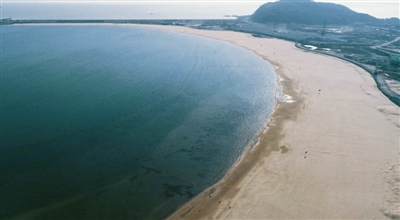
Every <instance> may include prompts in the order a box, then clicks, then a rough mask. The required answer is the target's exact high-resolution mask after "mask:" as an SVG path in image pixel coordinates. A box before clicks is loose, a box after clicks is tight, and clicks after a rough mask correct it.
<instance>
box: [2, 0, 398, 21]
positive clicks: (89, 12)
mask: <svg viewBox="0 0 400 220" xmlns="http://www.w3.org/2000/svg"><path fill="white" fill-rule="evenodd" d="M315 1H316V2H331V3H336V4H341V5H344V6H346V7H348V8H350V9H352V10H354V11H356V12H360V13H366V14H370V15H372V16H374V17H377V18H391V17H397V18H399V17H400V9H399V7H400V6H399V1H398V0H385V1H365V0H351V1H349V0H315ZM267 2H275V1H274V0H266V1H259V0H257V1H251V0H250V1H243V0H242V1H235V0H234V1H228V0H186V1H183V0H174V1H170V0H151V1H140V0H83V1H79V0H2V1H1V5H2V8H1V11H2V13H1V14H2V17H8V16H11V17H16V18H34V19H40V18H57V16H60V17H59V18H68V17H71V18H82V19H90V18H103V17H102V16H107V17H105V18H108V19H110V18H116V19H118V18H129V17H126V16H133V17H132V18H147V17H146V16H147V15H152V16H153V17H154V18H164V17H165V18H177V19H178V18H222V17H223V16H224V15H233V14H234V15H250V14H252V13H253V12H254V11H255V10H257V8H258V7H260V6H261V5H262V4H264V3H267ZM13 3H18V4H13ZM52 3H53V4H52ZM55 3H61V4H62V5H63V6H62V7H61V5H58V4H55ZM24 4H25V5H24ZM43 4H52V5H53V6H52V7H51V8H52V9H51V11H49V10H48V9H46V10H45V9H44V7H42V6H43ZM110 4H114V5H113V7H111V8H110V7H107V10H106V9H105V8H104V5H110ZM15 5H17V6H15ZM66 5H68V6H66ZM73 5H75V6H73ZM121 5H125V6H126V7H123V8H121V7H118V6H121ZM138 5H140V7H136V6H138ZM80 6H84V8H85V10H86V11H82V10H80V8H79V7H80ZM134 6H135V7H134ZM41 7H42V8H41ZM130 7H132V8H133V7H134V9H132V10H133V13H130V12H129V8H130ZM139 8H140V10H141V11H136V10H139ZM30 9H32V10H33V11H32V10H30ZM35 12H37V14H35ZM179 13H182V14H179ZM143 16H144V17H143ZM163 16H164V17H163ZM174 16H175V17H174ZM188 16H189V17H188Z"/></svg>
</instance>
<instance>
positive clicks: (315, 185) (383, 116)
mask: <svg viewBox="0 0 400 220" xmlns="http://www.w3.org/2000/svg"><path fill="white" fill-rule="evenodd" d="M142 27H143V26H142ZM145 27H150V28H160V29H165V30H170V31H175V32H182V33H188V34H195V35H200V36H205V37H210V38H214V39H218V40H224V41H228V42H231V43H233V44H236V45H238V46H241V47H244V48H246V49H248V50H251V51H253V52H254V53H256V54H257V55H259V56H261V57H262V58H263V59H265V60H266V61H268V62H269V63H271V64H272V65H274V66H275V67H276V70H275V72H276V73H277V74H278V76H279V77H280V78H281V80H280V84H281V86H282V90H283V93H284V94H285V95H286V97H287V99H286V100H283V101H280V102H277V105H276V109H275V111H274V113H273V115H272V116H271V118H270V120H269V122H267V124H266V127H265V129H264V130H262V131H261V132H260V134H258V136H259V138H260V143H259V144H258V146H257V147H256V148H255V149H253V150H252V151H248V152H246V153H245V155H243V158H242V159H241V160H240V162H238V163H237V164H236V165H235V166H234V167H233V168H232V169H231V170H230V172H229V173H228V174H227V175H226V177H225V178H224V179H223V180H221V181H220V182H219V183H217V184H215V185H214V186H212V187H210V188H209V189H207V190H205V191H204V192H203V193H202V194H200V195H199V196H197V197H196V198H194V199H193V200H191V201H190V202H188V203H187V204H185V205H184V206H183V207H181V208H180V209H179V210H177V211H176V212H175V213H174V214H172V215H171V216H170V217H169V218H170V219H288V218H296V219H297V218H303V219H311V218H313V219H317V218H318V219H322V218H334V219H350V218H351V219H361V218H370V219H372V218H375V219H382V218H400V197H399V196H400V188H399V187H400V173H399V171H400V167H399V161H400V151H399V150H400V147H399V146H400V144H399V128H400V122H399V115H400V114H399V113H400V112H399V108H398V107H397V106H396V105H395V104H393V103H392V102H391V101H390V100H389V99H387V98H386V97H385V96H384V95H383V94H381V93H380V91H379V90H378V89H377V88H376V85H375V82H374V80H373V78H372V77H371V76H370V74H369V73H367V72H365V71H364V70H362V69H361V68H359V67H357V66H355V65H353V64H350V63H347V62H345V61H342V60H339V59H336V58H332V57H328V56H324V55H320V54H316V53H312V52H306V51H302V50H300V49H297V48H296V47H295V46H294V43H292V42H287V41H283V40H279V39H266V38H255V37H252V36H251V35H249V34H244V33H237V32H228V31H207V30H196V29H190V28H186V27H175V26H145Z"/></svg>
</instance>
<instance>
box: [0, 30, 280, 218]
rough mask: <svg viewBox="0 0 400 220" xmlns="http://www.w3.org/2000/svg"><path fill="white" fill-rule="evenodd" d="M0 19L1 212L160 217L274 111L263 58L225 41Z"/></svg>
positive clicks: (272, 82)
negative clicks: (5, 23) (21, 23)
mask: <svg viewBox="0 0 400 220" xmlns="http://www.w3.org/2000/svg"><path fill="white" fill-rule="evenodd" d="M0 27H1V33H0V34H1V114H0V116H1V137H0V138H1V140H0V141H1V142H0V143H1V147H0V155H1V156H0V157H1V160H0V163H1V167H0V169H1V170H0V173H1V181H0V190H1V193H0V201H1V206H0V211H1V213H0V218H1V219H7V218H13V217H16V218H21V219H162V218H165V217H167V216H168V215H169V214H171V213H172V212H173V211H175V210H176V209H178V208H179V207H180V206H182V205H183V204H184V203H186V202H188V201H189V200H190V199H192V198H193V197H195V196H196V195H198V194H199V193H200V192H202V190H204V189H206V188H208V187H210V186H211V185H213V184H215V183H216V182H217V181H219V180H220V179H221V178H222V177H223V176H224V175H225V174H226V172H227V171H228V170H229V169H230V167H231V166H232V165H233V164H234V163H235V161H237V160H238V158H239V157H240V156H241V155H242V153H243V152H244V151H245V149H246V147H247V146H249V143H252V142H253V139H254V136H255V134H256V133H257V132H258V131H259V130H260V129H261V128H262V127H263V126H264V124H265V122H266V121H267V119H268V117H269V115H270V114H271V112H272V111H273V107H274V103H275V92H276V90H277V83H276V81H277V79H276V76H275V74H274V70H273V67H272V66H271V65H270V64H268V63H267V62H265V61H264V60H262V59H261V58H260V57H258V56H256V55H255V54H253V53H252V52H250V51H247V50H245V49H243V48H240V47H238V46H235V45H233V44H231V43H227V42H223V41H218V40H213V39H209V38H205V37H199V36H193V35H188V34H183V33H174V32H169V31H165V30H155V29H148V28H142V27H134V26H123V25H24V26H14V25H11V26H0Z"/></svg>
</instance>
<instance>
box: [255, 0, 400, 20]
mask: <svg viewBox="0 0 400 220" xmlns="http://www.w3.org/2000/svg"><path fill="white" fill-rule="evenodd" d="M250 19H251V20H252V21H254V22H259V23H265V22H277V23H298V24H309V25H315V24H323V23H324V22H325V20H326V23H327V24H337V25H347V24H351V23H354V22H365V23H376V22H379V19H377V18H375V17H372V16H370V15H368V14H362V13H357V12H355V11H353V10H351V9H349V8H347V7H345V6H343V5H339V4H334V3H324V2H314V1H311V0H280V1H277V2H268V3H266V4H263V5H261V6H260V8H258V9H257V10H256V11H255V12H254V14H253V15H251V16H250ZM397 20H398V19H397Z"/></svg>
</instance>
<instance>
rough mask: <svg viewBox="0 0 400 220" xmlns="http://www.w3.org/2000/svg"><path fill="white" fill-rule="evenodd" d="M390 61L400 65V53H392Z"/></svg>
mask: <svg viewBox="0 0 400 220" xmlns="http://www.w3.org/2000/svg"><path fill="white" fill-rule="evenodd" d="M389 61H390V64H392V65H400V54H395V53H392V54H390V57H389Z"/></svg>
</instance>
